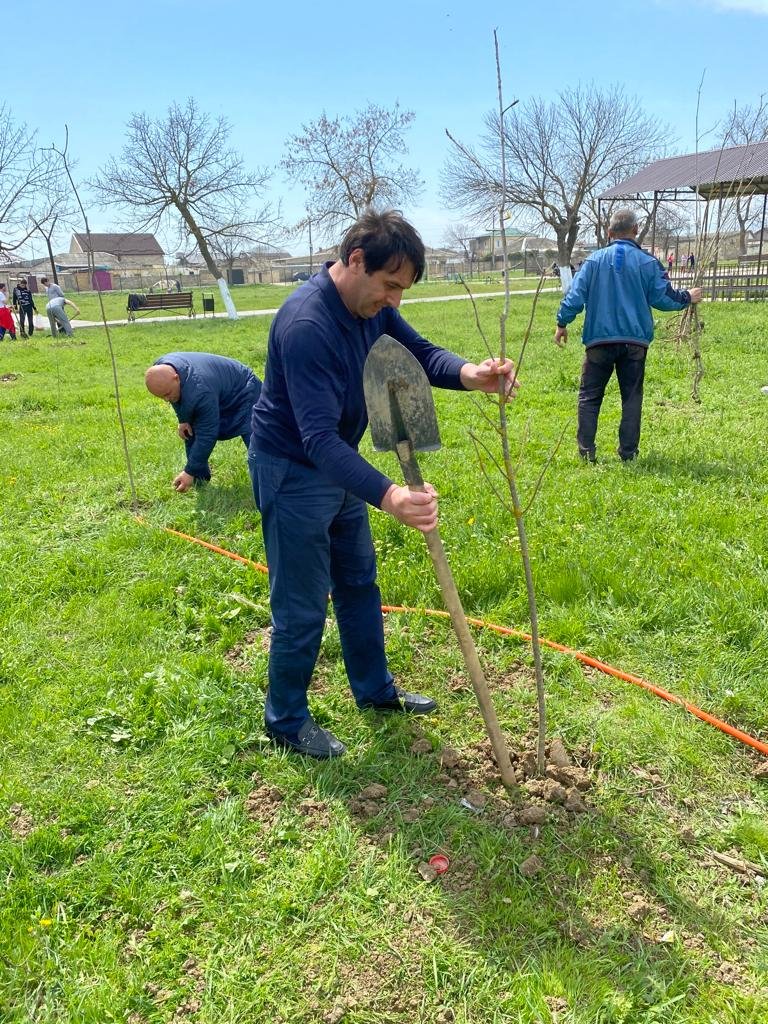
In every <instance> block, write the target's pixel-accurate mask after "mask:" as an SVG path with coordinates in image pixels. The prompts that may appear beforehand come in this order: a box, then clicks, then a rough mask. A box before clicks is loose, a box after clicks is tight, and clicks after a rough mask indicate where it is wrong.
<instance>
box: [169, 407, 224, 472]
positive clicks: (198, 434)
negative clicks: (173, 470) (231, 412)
mask: <svg viewBox="0 0 768 1024" xmlns="http://www.w3.org/2000/svg"><path fill="white" fill-rule="evenodd" d="M183 411H184V410H183V406H182V407H181V408H180V409H179V410H177V412H176V415H177V416H178V417H179V422H180V423H183V422H185V421H184V420H182V419H181V416H182V414H183ZM187 422H189V423H190V424H191V425H192V430H193V431H194V434H193V437H192V442H191V444H190V445H189V448H188V450H187V464H186V466H185V467H184V472H185V473H189V475H190V476H194V477H205V476H207V474H208V459H209V458H210V455H211V452H212V451H213V449H214V447H215V445H216V442H217V440H218V438H219V402H218V398H217V397H216V396H215V395H213V394H211V392H209V391H205V392H203V393H202V394H200V395H199V397H198V399H197V401H196V402H195V407H194V410H193V412H192V414H191V416H190V418H189V420H188V421H187Z"/></svg>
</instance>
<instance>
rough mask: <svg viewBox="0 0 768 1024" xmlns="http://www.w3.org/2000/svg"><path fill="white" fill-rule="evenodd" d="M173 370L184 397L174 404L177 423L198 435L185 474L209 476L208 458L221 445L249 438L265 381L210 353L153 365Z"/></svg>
mask: <svg viewBox="0 0 768 1024" xmlns="http://www.w3.org/2000/svg"><path fill="white" fill-rule="evenodd" d="M159 363H164V364H166V365H168V366H172V367H173V368H174V370H175V371H176V373H178V375H179V380H180V382H181V397H180V399H179V401H178V402H173V403H172V405H173V411H174V412H175V413H176V416H177V417H178V420H179V423H189V424H191V426H192V429H193V431H194V436H193V438H192V442H191V444H188V445H187V464H186V466H185V467H184V472H185V473H189V475H190V476H195V477H206V476H207V475H208V457H209V456H210V454H211V452H212V451H213V448H214V445H215V444H216V442H217V441H228V440H229V439H230V438H232V437H243V438H246V439H247V438H248V437H250V433H251V413H252V411H253V406H254V403H255V402H256V401H257V399H258V397H259V392H260V390H261V381H260V380H259V379H258V377H256V376H254V373H253V371H252V370H251V369H250V368H249V367H247V366H246V365H245V364H244V363H239V362H238V361H237V360H236V359H228V358H227V357H226V356H215V355H212V354H211V353H209V352H170V353H169V354H168V355H166V356H161V357H160V358H159V359H158V360H156V362H155V365H158V364H159Z"/></svg>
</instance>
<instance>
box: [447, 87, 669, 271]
mask: <svg viewBox="0 0 768 1024" xmlns="http://www.w3.org/2000/svg"><path fill="white" fill-rule="evenodd" d="M502 116H503V128H504V142H505V148H506V153H507V184H506V189H505V190H504V191H505V196H504V198H505V202H506V205H507V207H509V208H512V209H513V210H515V211H517V213H518V214H519V215H524V216H525V215H526V214H527V216H529V217H530V216H531V215H533V216H534V217H535V218H536V220H537V221H538V224H539V225H540V226H541V227H543V228H544V229H545V230H546V229H547V228H549V229H550V230H551V231H552V232H553V233H554V235H555V238H556V239H557V252H558V263H559V264H560V267H561V279H562V281H563V285H564V287H567V286H568V284H569V283H570V271H569V269H568V268H569V266H570V262H571V253H572V252H573V248H574V245H575V243H576V240H577V238H578V236H579V232H580V230H581V229H582V227H583V222H582V219H583V217H584V216H585V215H588V209H589V200H590V198H591V197H593V196H595V195H596V194H597V193H598V191H600V190H601V189H603V188H607V187H608V185H609V184H611V183H613V182H614V181H616V180H618V179H619V178H620V177H626V176H627V175H628V174H631V173H632V172H633V171H634V170H636V169H637V168H638V167H639V166H642V165H643V164H645V163H648V162H649V161H650V160H652V159H654V158H655V157H657V156H660V155H661V154H662V151H663V147H664V145H665V143H666V142H667V140H668V134H667V130H666V128H664V127H663V126H660V125H659V124H658V123H657V122H656V121H654V120H653V119H652V118H650V117H648V116H647V115H646V114H645V113H644V112H643V110H642V108H641V107H640V105H639V102H638V101H637V100H636V99H633V98H630V97H628V96H626V95H625V94H624V92H623V90H622V89H621V88H620V87H619V86H611V87H609V88H607V89H604V90H602V89H598V88H594V87H592V86H582V85H579V86H577V87H576V88H574V89H566V90H565V91H563V92H562V93H560V94H559V96H558V98H557V99H556V100H555V101H553V102H547V101H545V100H543V99H538V98H532V99H529V100H528V101H527V102H525V103H523V104H520V105H519V106H512V107H511V108H508V109H507V110H506V111H505V112H504V114H503V115H502V114H500V113H499V112H498V111H494V112H492V113H489V114H487V115H486V119H485V131H484V134H483V136H482V137H481V139H480V142H479V145H478V146H477V147H472V146H468V145H464V144H463V143H461V142H459V141H457V140H455V139H453V137H452V136H451V139H452V142H453V146H452V149H451V152H450V154H449V157H448V159H447V162H446V164H445V166H444V168H443V171H442V185H443V196H444V198H445V201H446V202H447V203H448V204H449V205H450V206H451V207H453V208H455V209H461V210H463V211H465V212H466V213H468V214H470V215H472V216H474V217H483V216H484V217H486V218H489V217H490V216H491V214H492V212H493V211H494V210H497V209H498V208H499V206H500V197H501V193H502V186H501V180H502V178H501V173H500V167H499V156H498V149H499V145H498V140H499V130H500V120H501V118H502Z"/></svg>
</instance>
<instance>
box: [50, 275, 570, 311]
mask: <svg viewBox="0 0 768 1024" xmlns="http://www.w3.org/2000/svg"><path fill="white" fill-rule="evenodd" d="M468 283H469V284H471V286H472V291H473V293H475V294H477V295H482V294H483V292H498V291H501V290H503V288H504V285H503V283H502V281H501V275H500V274H499V273H498V272H497V273H495V274H491V273H487V274H478V275H476V277H475V279H474V280H472V281H471V282H468ZM537 284H538V278H537V277H523V276H522V274H518V273H517V272H516V271H512V276H511V278H510V285H511V287H512V289H513V290H514V291H520V290H527V289H533V288H536V285H537ZM556 284H557V282H556V281H554V280H552V279H550V280H548V281H547V284H546V286H547V287H555V286H556ZM297 287H298V285H294V284H289V285H279V284H249V285H238V286H237V287H233V288H232V289H231V292H232V299H233V301H234V303H235V307H236V308H237V309H239V310H249V309H277V307H278V306H279V305H280V304H281V303H282V302H284V301H285V298H286V296H287V295H289V294H290V292H291V291H293V289H294V288H297ZM134 290H136V289H134ZM184 290H185V291H188V290H189V289H184ZM191 290H192V292H193V293H194V306H195V310H196V312H197V316H198V317H199V316H202V309H203V301H202V300H203V296H204V295H206V296H211V295H212V296H213V301H214V304H215V305H214V308H215V311H216V312H218V313H221V312H223V311H224V304H223V302H222V301H221V295H220V294H219V289H218V285H213V286H210V287H209V286H206V287H205V288H192V289H191ZM465 294H466V289H465V288H464V286H463V285H462V284H461V283H460V282H458V281H439V280H438V281H420V282H419V284H417V285H416V286H415V287H414V288H413V289H412V290H411V291H410V292H409V293H408V298H413V299H415V298H429V297H431V296H435V295H465ZM102 297H103V300H104V311H105V313H106V316H107V320H125V318H126V315H127V314H126V305H127V302H128V292H127V291H120V292H117V291H115V292H104V293H103V295H102ZM67 298H68V299H71V300H72V301H73V302H74V303H75V305H76V306H78V308H79V309H80V318H81V319H83V320H101V310H100V307H99V297H98V295H97V293H96V292H67ZM36 305H37V308H38V310H39V311H40V314H41V315H42V316H43V318H44V320H45V316H44V314H45V300H44V297H43V296H42V295H38V296H37V299H36ZM67 311H68V312H71V310H70V309H69V308H68V310H67ZM146 315H147V316H183V315H184V311H183V310H178V309H175V310H169V311H168V312H167V313H163V312H162V311H157V310H152V311H151V312H149V313H147V314H146ZM76 319H77V318H76ZM141 319H142V318H141V317H139V319H138V321H137V323H141Z"/></svg>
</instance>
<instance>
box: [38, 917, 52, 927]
mask: <svg viewBox="0 0 768 1024" xmlns="http://www.w3.org/2000/svg"><path fill="white" fill-rule="evenodd" d="M52 924H53V919H52V918H50V917H41V918H40V927H41V928H50V927H51V925H52Z"/></svg>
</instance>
